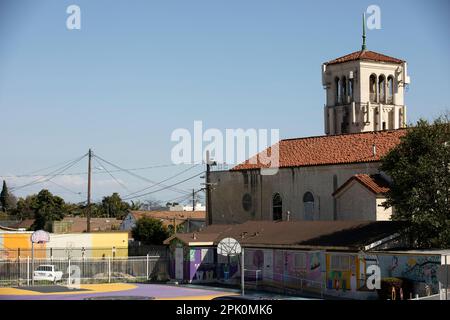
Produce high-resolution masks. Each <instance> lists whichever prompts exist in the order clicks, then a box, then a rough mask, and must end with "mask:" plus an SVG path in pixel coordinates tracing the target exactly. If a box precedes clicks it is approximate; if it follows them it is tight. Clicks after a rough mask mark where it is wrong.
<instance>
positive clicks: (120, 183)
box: [94, 157, 131, 192]
mask: <svg viewBox="0 0 450 320" xmlns="http://www.w3.org/2000/svg"><path fill="white" fill-rule="evenodd" d="M94 160H95V162H97V163H98V164H99V165H100V166H101V167H103V169H104V170H105V171H106V172H107V173H108V174H109V175H110V176H111V178H113V179H114V181H116V182H117V184H119V185H120V186H121V187H122V188H124V189H125V190H126V191H127V192H131V191H130V189H128V188H127V187H126V186H125V185H124V184H123V183H122V182H120V181H119V180H118V179H116V177H114V176H113V174H112V173H111V172H109V171H108V169H106V167H105V166H104V165H102V164H101V163H100V161H98V160H97V158H95V157H94Z"/></svg>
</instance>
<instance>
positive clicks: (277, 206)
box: [272, 193, 283, 221]
mask: <svg viewBox="0 0 450 320" xmlns="http://www.w3.org/2000/svg"><path fill="white" fill-rule="evenodd" d="M272 215H273V220H274V221H276V220H281V219H283V201H282V199H281V196H280V194H279V193H275V194H274V195H273V197H272Z"/></svg>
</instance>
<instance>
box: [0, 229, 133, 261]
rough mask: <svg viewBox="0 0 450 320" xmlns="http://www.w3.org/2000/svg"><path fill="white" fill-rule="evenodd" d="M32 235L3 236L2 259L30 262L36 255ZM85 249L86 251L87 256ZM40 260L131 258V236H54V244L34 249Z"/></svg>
mask: <svg viewBox="0 0 450 320" xmlns="http://www.w3.org/2000/svg"><path fill="white" fill-rule="evenodd" d="M31 234H32V232H4V233H0V244H1V246H0V259H17V258H18V256H19V255H20V257H23V258H26V257H31V255H32V250H31V248H32V244H31V240H30V238H31ZM82 248H84V249H85V251H84V253H83V251H82ZM34 249H35V250H34V256H35V257H36V258H50V256H53V257H54V258H65V257H73V258H77V257H81V256H82V255H83V254H84V256H85V257H90V258H104V257H109V256H116V257H126V256H128V233H126V232H111V233H109V232H105V233H103V232H102V233H75V234H70V233H67V234H51V235H50V242H48V243H43V244H35V245H34Z"/></svg>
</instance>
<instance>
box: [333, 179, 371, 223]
mask: <svg viewBox="0 0 450 320" xmlns="http://www.w3.org/2000/svg"><path fill="white" fill-rule="evenodd" d="M376 200H377V199H376V195H375V194H374V193H372V192H370V191H369V190H367V188H365V187H363V186H362V185H361V184H359V183H357V182H352V183H351V185H349V186H348V187H347V188H346V189H345V190H342V191H341V192H340V193H339V194H338V195H337V196H336V204H337V211H338V220H376V219H377V208H376V204H377V202H376Z"/></svg>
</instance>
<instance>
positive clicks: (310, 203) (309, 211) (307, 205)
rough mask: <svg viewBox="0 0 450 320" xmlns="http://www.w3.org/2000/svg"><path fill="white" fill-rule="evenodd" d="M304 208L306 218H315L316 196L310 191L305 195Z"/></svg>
mask: <svg viewBox="0 0 450 320" xmlns="http://www.w3.org/2000/svg"><path fill="white" fill-rule="evenodd" d="M303 209H304V211H305V220H314V196H313V194H312V193H311V192H309V191H308V192H306V193H305V194H304V195H303Z"/></svg>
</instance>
